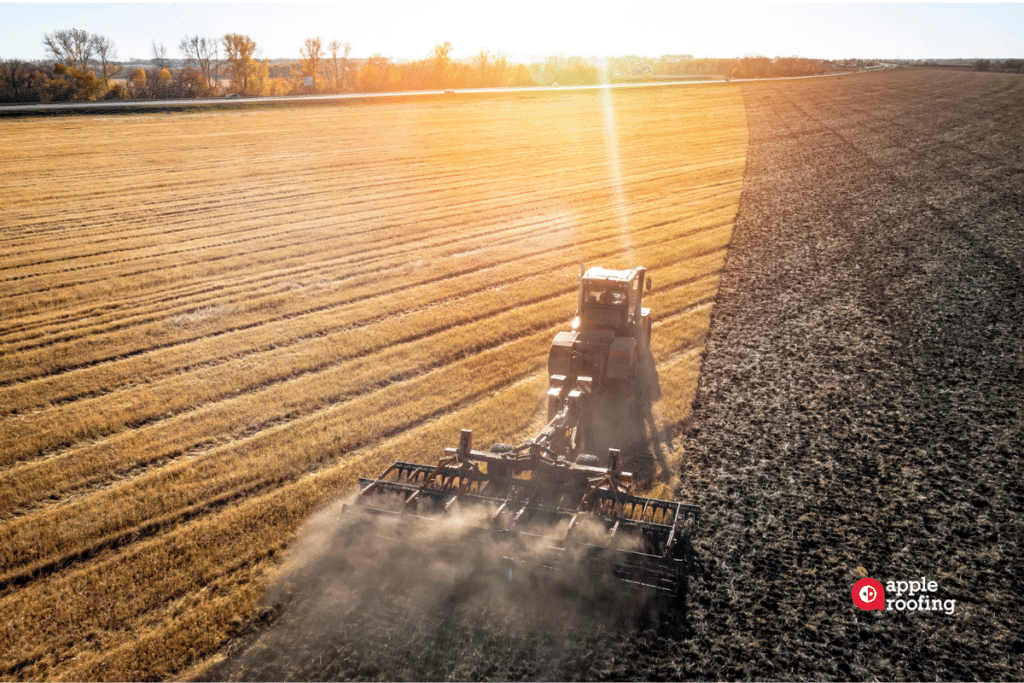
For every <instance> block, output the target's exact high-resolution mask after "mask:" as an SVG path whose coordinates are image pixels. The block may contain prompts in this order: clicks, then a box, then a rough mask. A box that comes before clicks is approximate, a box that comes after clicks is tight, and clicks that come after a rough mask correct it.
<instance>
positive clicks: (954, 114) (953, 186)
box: [675, 72, 1024, 680]
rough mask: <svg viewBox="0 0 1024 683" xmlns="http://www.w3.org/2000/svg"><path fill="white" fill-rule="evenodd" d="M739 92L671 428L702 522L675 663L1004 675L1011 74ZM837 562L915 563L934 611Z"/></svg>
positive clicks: (898, 571) (1021, 344)
mask: <svg viewBox="0 0 1024 683" xmlns="http://www.w3.org/2000/svg"><path fill="white" fill-rule="evenodd" d="M745 97H746V105H747V118H748V126H749V130H750V146H749V151H748V158H747V170H746V174H745V177H744V189H743V198H742V200H741V204H740V212H739V217H738V220H737V224H736V228H735V232H734V235H733V243H732V246H731V247H730V255H729V263H728V266H727V268H726V272H725V275H724V278H723V281H722V284H721V288H720V290H719V296H718V300H717V302H716V306H715V312H714V318H713V322H712V325H711V331H710V336H709V339H708V344H707V355H706V358H705V363H704V367H703V370H702V375H701V384H700V389H699V392H698V399H697V406H696V407H695V411H694V416H693V421H692V425H691V427H690V429H689V431H688V433H687V434H686V436H685V447H686V452H687V457H686V459H685V464H684V471H683V481H684V482H685V484H684V486H683V489H682V491H681V493H680V495H681V497H683V498H689V499H695V500H699V501H700V504H701V505H703V506H704V509H705V511H706V514H707V516H706V518H705V523H704V525H703V527H702V528H701V530H700V532H699V534H697V535H696V538H695V546H696V548H697V552H698V554H699V557H700V559H701V560H702V562H703V567H704V575H703V577H702V578H701V579H700V580H698V581H697V582H695V585H694V590H693V594H692V602H693V605H692V609H691V611H690V614H689V618H688V621H689V623H690V625H691V628H692V629H693V630H694V633H693V637H692V640H690V641H689V642H688V643H686V645H681V646H679V649H680V650H683V651H684V652H680V658H679V659H676V660H675V663H676V664H677V665H678V666H679V675H681V676H685V677H697V678H727V679H736V678H742V679H766V678H770V679H778V678H786V679H788V678H801V679H807V678H812V679H831V678H851V679H860V680H864V679H876V678H877V679H882V680H887V679H911V680H919V679H927V680H935V679H939V680H949V679H968V680H970V679H1018V680H1019V679H1021V678H1022V677H1024V636H1022V628H1021V627H1022V619H1021V612H1022V609H1024V591H1022V584H1021V577H1022V576H1024V561H1022V556H1021V551H1022V549H1024V546H1022V543H1024V522H1022V520H1021V512H1022V510H1024V488H1022V480H1024V467H1022V464H1021V454H1022V444H1024V440H1022V425H1024V341H1022V333H1024V327H1022V323H1024V296H1022V295H1024V280H1022V277H1021V275H1022V268H1024V150H1022V145H1024V136H1022V135H1021V132H1020V131H1021V125H1022V123H1024V108H1022V104H1024V79H1022V78H1020V77H1019V76H1013V77H1009V78H1006V77H1002V76H998V75H992V76H988V75H985V74H973V73H957V74H940V73H937V72H933V73H928V72H925V73H907V72H900V73H895V74H891V75H884V76H877V77H859V78H851V79H843V80H840V81H839V82H828V81H815V82H813V83H791V84H790V83H784V84H764V85H759V86H753V87H750V88H749V89H748V90H747V91H746V93H745ZM857 567H863V568H864V569H866V570H867V574H868V575H869V576H871V577H872V578H875V579H878V580H879V581H881V582H882V583H883V584H885V583H887V582H888V581H889V580H890V579H891V580H894V581H895V580H901V579H902V580H908V581H909V580H915V579H916V580H920V577H922V576H924V577H927V579H928V581H932V580H934V581H935V582H936V583H937V584H938V587H937V590H936V591H935V592H934V593H932V594H930V599H935V598H940V599H943V600H944V601H945V600H955V601H956V602H955V604H954V605H953V613H952V614H948V615H947V614H946V613H945V610H944V611H942V612H909V611H903V612H900V611H896V610H890V611H885V612H864V611H861V610H859V609H858V608H856V607H855V606H854V604H853V602H852V599H851V588H852V585H853V584H854V583H855V581H856V580H857V578H859V577H858V576H856V575H855V574H854V572H855V571H856V568H857ZM887 597H889V598H892V597H896V596H894V595H891V594H890V595H887ZM902 597H903V598H907V597H908V596H907V595H904V596H902ZM931 604H932V603H931V600H930V601H929V606H930V605H931ZM944 604H945V603H944Z"/></svg>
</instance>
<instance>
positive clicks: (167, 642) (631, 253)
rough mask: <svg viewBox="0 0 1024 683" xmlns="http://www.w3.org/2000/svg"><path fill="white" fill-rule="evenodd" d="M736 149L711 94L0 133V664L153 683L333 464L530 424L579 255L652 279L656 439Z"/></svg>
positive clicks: (221, 636) (391, 456)
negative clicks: (636, 269)
mask: <svg viewBox="0 0 1024 683" xmlns="http://www.w3.org/2000/svg"><path fill="white" fill-rule="evenodd" d="M746 142H747V131H746V122H745V118H744V110H743V101H742V98H741V96H740V93H739V90H738V88H737V87H735V86H715V87H700V88H665V89H651V90H629V91H616V92H615V93H614V94H612V95H604V96H602V95H601V94H600V93H596V92H585V93H580V94H557V95H548V94H545V95H536V96H528V97H523V96H508V97H496V98H494V99H474V100H472V101H466V102H462V101H455V102H450V103H448V102H444V103H436V102H435V103H415V102H406V103H399V104H382V105H372V106H349V107H316V108H293V109H278V110H266V111H234V112H217V113H201V114H166V115H144V116H135V117H117V116H112V117H101V116H88V117H64V118H46V119H25V120H15V121H5V122H2V123H0V145H2V148H3V150H4V153H3V155H2V157H0V185H2V187H3V188H4V195H5V197H4V201H3V202H2V204H0V245H2V256H0V280H2V281H3V288H4V293H5V296H4V297H3V299H2V301H0V613H2V614H4V615H5V616H4V619H3V620H2V623H0V644H2V646H0V677H3V678H8V679H9V678H24V679H27V678H45V679H56V678H77V679H83V678H84V679H101V678H102V679H138V678H163V677H171V676H174V675H176V674H179V673H180V672H182V671H183V670H185V669H186V668H187V667H189V666H191V665H193V664H195V663H196V662H198V661H200V660H202V659H203V658H205V657H207V656H208V655H210V654H211V653H213V652H215V651H216V650H217V649H218V648H219V647H220V646H221V645H222V644H223V643H224V642H225V640H226V639H227V638H228V637H229V636H230V635H231V634H232V633H234V632H237V631H238V630H239V629H240V628H242V627H244V625H245V624H246V623H247V622H248V620H250V619H252V618H253V614H254V609H255V605H256V602H257V600H258V599H259V596H260V594H261V591H262V588H263V586H264V584H265V579H266V576H267V573H268V571H269V570H270V569H271V568H272V567H273V566H274V564H275V562H276V558H277V556H278V553H279V552H280V551H281V550H282V549H283V548H284V547H285V546H286V545H287V544H288V543H289V541H290V540H291V539H292V538H293V535H294V532H295V529H296V528H297V526H298V525H299V524H300V523H301V522H302V520H303V519H304V518H305V517H306V516H307V515H308V514H309V513H310V512H311V511H313V510H314V509H316V508H317V507H318V506H321V505H323V504H324V503H326V502H327V501H329V500H331V499H332V498H334V497H336V496H338V495H341V494H345V493H347V492H348V491H350V490H351V488H352V486H353V484H354V482H355V479H356V478H357V477H358V476H360V475H365V474H367V473H372V472H375V471H379V470H380V469H381V468H382V467H383V466H385V465H386V464H388V463H390V462H391V461H392V460H395V459H407V460H410V459H411V460H420V461H428V462H429V461H432V460H434V459H436V457H437V456H438V455H439V454H440V452H441V449H442V448H443V447H444V446H446V445H452V444H453V443H454V442H456V441H457V436H458V431H459V429H461V428H472V429H473V430H474V435H475V440H476V441H477V443H480V444H487V443H490V442H492V441H496V440H513V441H514V440H515V439H516V438H521V437H524V436H526V434H527V431H528V429H529V428H530V427H531V425H532V424H533V423H534V422H535V416H536V413H537V408H538V405H539V403H540V400H541V398H542V396H543V391H544V385H545V380H546V378H545V373H544V365H545V361H546V355H547V349H548V345H549V343H550V339H551V337H552V336H553V334H554V333H555V331H556V330H557V329H559V328H561V327H563V326H564V325H565V324H566V322H567V321H568V319H569V318H570V317H571V315H572V312H573V307H574V305H575V297H574V296H573V292H574V289H575V283H576V274H577V272H578V268H579V263H580V262H581V261H583V262H587V263H591V264H601V265H606V266H610V267H629V266H632V265H640V264H642V265H646V266H647V267H648V268H649V269H650V272H651V275H652V278H653V281H654V288H653V291H652V293H651V295H650V296H649V298H648V301H649V305H650V306H651V308H652V309H653V311H654V316H655V320H656V323H655V332H654V349H655V355H656V357H657V359H658V361H659V370H660V373H661V381H662V388H663V391H664V394H665V396H664V398H663V399H662V401H661V402H660V403H659V404H658V405H657V406H656V411H657V412H656V414H657V417H658V419H659V422H660V424H661V425H662V427H664V428H666V429H669V430H671V429H672V428H674V427H677V426H678V425H679V424H680V422H681V421H682V420H683V419H685V418H686V416H687V415H688V411H689V406H690V402H691V400H692V396H693V394H694V392H695V390H696V378H697V372H698V370H699V363H700V354H701V350H702V344H703V338H704V333H705V331H706V329H707V324H708V319H709V314H710V308H711V303H712V301H713V298H714V296H715V292H716V289H717V285H718V277H719V272H720V270H721V268H722V265H723V262H724V258H725V252H726V247H727V245H728V244H729V241H730V238H731V232H732V225H733V220H734V218H735V216H736V212H737V207H738V202H739V196H740V189H741V184H742V174H743V169H744V160H745V152H746ZM673 455H675V456H676V458H677V457H678V454H673ZM672 462H676V460H675V459H673V460H672ZM656 493H659V494H660V495H665V496H667V495H671V494H670V489H669V488H668V487H666V486H664V485H663V486H662V487H661V490H660V491H659V492H656Z"/></svg>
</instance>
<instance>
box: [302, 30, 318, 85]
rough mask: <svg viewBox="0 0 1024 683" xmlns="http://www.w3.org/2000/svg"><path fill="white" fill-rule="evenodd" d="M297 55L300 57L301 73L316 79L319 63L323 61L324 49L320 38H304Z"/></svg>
mask: <svg viewBox="0 0 1024 683" xmlns="http://www.w3.org/2000/svg"><path fill="white" fill-rule="evenodd" d="M299 54H301V55H302V72H303V73H304V74H305V75H307V76H312V77H313V78H314V79H316V78H317V77H318V76H319V75H320V63H321V62H323V59H324V49H323V45H322V44H321V42H320V38H319V37H317V38H306V42H305V43H303V45H302V49H300V50H299ZM315 82H316V81H315V80H314V83H315Z"/></svg>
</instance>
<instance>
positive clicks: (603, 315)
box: [573, 267, 650, 336]
mask: <svg viewBox="0 0 1024 683" xmlns="http://www.w3.org/2000/svg"><path fill="white" fill-rule="evenodd" d="M645 273H646V269H644V268H635V269H631V270H610V269H608V268H600V267H594V268H591V269H590V270H587V271H583V268H582V267H581V269H580V287H579V302H578V304H577V313H576V319H575V320H574V321H573V329H574V330H610V331H613V332H615V333H616V334H617V335H619V336H627V335H630V331H631V330H633V329H635V327H636V325H637V323H638V321H639V320H640V316H641V308H640V303H641V298H642V296H643V295H642V292H641V287H642V281H644V280H646V281H647V287H648V288H649V287H650V280H648V279H647V278H646V277H645Z"/></svg>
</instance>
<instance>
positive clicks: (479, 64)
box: [473, 48, 491, 86]
mask: <svg viewBox="0 0 1024 683" xmlns="http://www.w3.org/2000/svg"><path fill="white" fill-rule="evenodd" d="M490 58H491V54H490V53H489V52H488V51H487V49H486V48H480V54H478V55H477V56H476V57H474V59H473V61H474V62H476V68H477V71H479V72H480V85H481V86H485V85H487V64H488V62H489V61H490Z"/></svg>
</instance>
